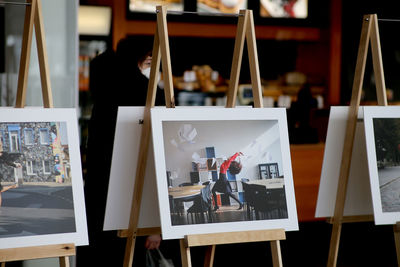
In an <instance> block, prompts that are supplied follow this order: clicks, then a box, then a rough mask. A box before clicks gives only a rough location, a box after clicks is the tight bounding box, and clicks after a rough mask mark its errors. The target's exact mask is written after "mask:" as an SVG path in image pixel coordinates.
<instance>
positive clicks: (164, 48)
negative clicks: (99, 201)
mask: <svg viewBox="0 0 400 267" xmlns="http://www.w3.org/2000/svg"><path fill="white" fill-rule="evenodd" d="M166 15H167V12H166V7H162V6H158V7H157V28H156V32H155V36H154V44H153V54H152V57H153V59H152V63H151V71H150V80H149V85H148V93H147V99H146V106H145V110H144V122H143V128H142V133H141V140H140V148H139V159H138V164H137V166H138V167H137V170H136V178H135V188H134V192H133V199H132V208H131V213H130V221H129V229H128V230H127V231H125V232H120V234H121V235H123V236H125V237H127V244H126V249H125V259H124V266H125V267H130V266H131V265H132V261H133V254H134V248H135V240H136V236H138V235H140V232H143V233H145V234H146V235H148V234H158V233H160V229H154V228H152V229H145V230H143V231H141V229H138V227H137V226H138V221H139V211H140V202H141V199H142V193H143V184H144V174H145V168H146V161H147V152H148V147H149V141H150V135H151V128H150V126H151V125H150V109H151V108H152V107H154V104H155V95H156V88H157V82H156V81H157V75H158V70H159V67H160V61H161V58H162V64H163V65H162V67H163V74H164V86H165V87H164V92H165V103H166V107H167V108H174V107H175V102H174V90H173V84H172V71H171V60H170V52H169V42H168V30H167V21H166ZM245 39H246V40H247V46H248V53H249V61H250V74H251V79H252V87H253V97H254V106H255V107H256V108H262V107H263V103H262V91H261V82H260V74H259V69H258V58H257V49H256V39H255V31H254V21H253V16H252V11H250V10H241V11H240V13H239V22H238V28H237V35H236V40H235V48H234V55H233V62H232V69H231V77H230V85H229V91H228V98H227V104H226V107H227V108H233V107H235V103H236V95H237V89H238V81H239V74H240V66H241V62H242V55H243V47H244V41H245ZM285 238H286V235H285V231H284V229H276V230H262V231H244V232H243V231H242V232H235V233H218V234H202V235H188V236H185V238H184V239H181V240H180V250H181V259H182V266H184V267H190V266H192V265H191V258H190V247H194V246H208V249H207V253H206V258H205V265H204V266H212V265H213V260H214V254H215V246H216V245H218V244H232V243H244V242H257V241H271V251H272V258H273V265H274V266H282V257H281V250H280V242H279V241H280V240H284V239H285Z"/></svg>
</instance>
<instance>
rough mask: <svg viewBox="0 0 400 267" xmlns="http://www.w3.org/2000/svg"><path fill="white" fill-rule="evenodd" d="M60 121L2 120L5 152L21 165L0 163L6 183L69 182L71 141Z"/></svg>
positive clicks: (2, 137) (0, 136) (0, 132)
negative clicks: (16, 166)
mask: <svg viewBox="0 0 400 267" xmlns="http://www.w3.org/2000/svg"><path fill="white" fill-rule="evenodd" d="M64 130H65V125H63V123H58V122H18V123H0V138H1V141H2V142H3V149H4V152H7V153H9V154H10V155H11V157H13V158H14V161H16V162H20V163H21V164H22V168H12V167H10V166H7V165H4V166H3V165H2V166H0V171H1V173H2V174H3V181H4V182H14V181H15V182H18V183H20V184H21V183H23V182H58V183H64V182H70V179H71V177H70V172H69V170H70V164H69V152H68V143H67V140H66V138H64V136H65V135H63V134H62V132H64Z"/></svg>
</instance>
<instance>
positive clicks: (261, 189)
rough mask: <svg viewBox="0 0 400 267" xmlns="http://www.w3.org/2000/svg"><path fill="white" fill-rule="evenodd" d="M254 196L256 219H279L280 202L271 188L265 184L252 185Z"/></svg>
mask: <svg viewBox="0 0 400 267" xmlns="http://www.w3.org/2000/svg"><path fill="white" fill-rule="evenodd" d="M250 187H251V189H252V193H253V197H254V211H255V215H256V220H264V219H277V218H279V217H280V202H279V198H276V196H275V194H271V192H273V191H271V189H267V188H266V187H265V186H264V185H257V184H252V185H250Z"/></svg>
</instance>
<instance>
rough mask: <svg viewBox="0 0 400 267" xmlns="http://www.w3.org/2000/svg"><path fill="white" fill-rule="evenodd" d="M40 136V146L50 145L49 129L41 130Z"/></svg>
mask: <svg viewBox="0 0 400 267" xmlns="http://www.w3.org/2000/svg"><path fill="white" fill-rule="evenodd" d="M39 134H40V144H41V145H48V144H50V142H49V140H50V136H49V129H40V130H39Z"/></svg>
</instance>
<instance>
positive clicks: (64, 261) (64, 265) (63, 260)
mask: <svg viewBox="0 0 400 267" xmlns="http://www.w3.org/2000/svg"><path fill="white" fill-rule="evenodd" d="M59 261H60V267H69V266H70V265H69V257H68V256H66V257H59Z"/></svg>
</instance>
